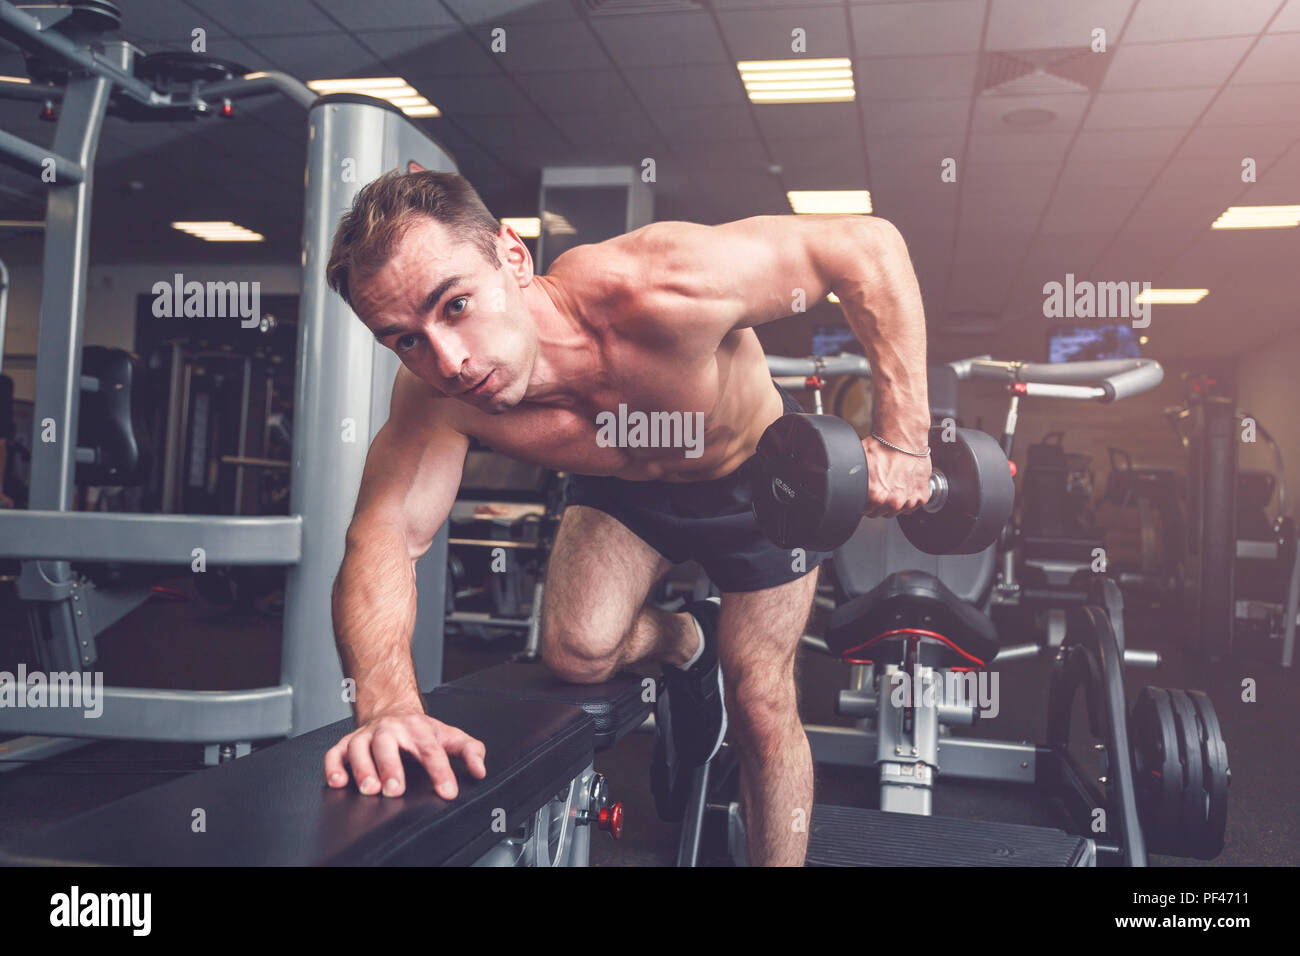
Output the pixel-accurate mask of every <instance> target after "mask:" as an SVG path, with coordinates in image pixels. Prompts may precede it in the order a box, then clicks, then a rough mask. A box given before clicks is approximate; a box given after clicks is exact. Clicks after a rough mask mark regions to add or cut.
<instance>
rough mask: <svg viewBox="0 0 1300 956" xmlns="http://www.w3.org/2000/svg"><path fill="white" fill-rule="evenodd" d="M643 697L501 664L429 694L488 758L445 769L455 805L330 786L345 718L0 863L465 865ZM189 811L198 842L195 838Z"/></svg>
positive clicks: (614, 732)
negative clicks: (199, 815) (475, 769)
mask: <svg viewBox="0 0 1300 956" xmlns="http://www.w3.org/2000/svg"><path fill="white" fill-rule="evenodd" d="M642 696H643V694H642V684H641V679H640V678H639V677H637V676H635V675H620V676H618V677H616V678H614V679H613V680H611V681H608V682H606V683H602V684H590V685H573V684H563V683H561V682H559V681H558V680H556V679H555V678H554V677H552V676H551V675H550V673H549V672H548V671H547V670H546V669H545V668H544V667H543V666H542V665H541V664H522V663H521V664H515V663H511V664H502V665H500V666H497V667H493V668H489V669H487V670H485V671H482V672H480V673H477V674H473V675H471V676H469V677H467V678H464V679H462V680H459V681H455V682H453V683H450V684H444V685H442V686H441V687H438V688H436V689H434V690H433V691H431V692H430V693H428V694H425V695H424V700H425V709H426V711H427V712H428V713H429V715H430V716H432V717H436V718H437V719H438V720H441V721H443V722H445V723H448V724H452V725H454V726H457V727H461V728H462V729H464V730H465V731H466V732H467V733H469V734H471V735H473V736H475V737H477V738H478V739H480V740H482V741H483V743H484V744H485V745H486V747H487V761H486V763H487V771H488V773H487V777H486V778H485V779H483V780H475V779H473V778H472V777H470V776H469V775H468V773H466V772H465V770H464V767H463V765H462V764H460V763H459V761H457V760H453V766H454V768H455V769H456V777H457V780H458V782H459V784H460V794H459V795H458V796H457V798H456V799H455V800H451V801H446V800H443V799H442V798H440V797H438V796H437V795H436V794H435V793H434V792H433V790H432V787H431V786H430V785H429V784H428V779H427V777H426V776H425V774H424V772H423V771H422V770H420V769H419V768H418V767H417V766H416V765H414V764H412V763H410V762H409V761H408V763H407V773H408V780H407V792H406V794H405V795H403V796H401V797H396V798H388V797H380V796H371V797H366V796H362V795H361V794H359V793H357V791H356V788H355V787H354V786H351V785H349V787H348V788H346V789H342V790H334V789H331V788H330V787H328V786H326V784H325V779H324V769H323V767H324V759H325V751H327V750H328V749H329V748H330V747H332V746H333V745H334V744H335V743H337V742H338V740H339V738H340V737H342V736H343V735H344V734H346V733H348V732H349V731H351V730H353V729H354V728H355V726H356V724H355V721H354V720H353V719H352V718H347V719H345V720H341V721H338V722H337V723H334V724H330V725H329V726H326V727H322V728H320V729H319V730H315V731H312V732H310V733H306V734H302V735H301V736H298V737H293V738H291V739H289V740H285V741H282V742H280V743H278V744H274V745H272V746H270V747H267V748H265V749H263V750H259V751H257V752H256V753H253V754H251V755H249V756H247V757H241V758H240V759H238V760H234V761H231V762H229V763H225V764H221V765H220V766H217V767H213V768H212V769H209V770H201V771H198V772H196V773H194V774H191V775H189V776H186V777H182V778H181V779H179V780H176V781H174V782H172V783H167V784H163V785H162V786H159V787H154V788H152V789H149V790H145V791H142V792H140V793H136V794H132V795H131V796H129V797H125V798H123V799H121V800H117V801H115V802H113V803H110V804H107V805H106V806H103V807H100V808H99V809H96V810H92V811H90V812H89V813H85V814H82V815H81V816H78V817H75V818H73V819H71V820H68V821H66V822H64V823H61V824H58V825H56V826H54V827H51V828H49V829H46V830H43V831H40V832H37V833H33V834H30V835H27V836H24V837H20V838H19V839H17V840H14V841H12V842H11V843H9V844H8V845H7V846H6V847H4V849H3V851H0V863H3V864H7V865H37V866H50V865H108V866H160V865H161V866H376V865H393V866H466V865H470V864H472V863H474V862H476V861H478V860H479V859H480V858H482V857H483V856H484V854H486V853H488V852H489V851H491V850H492V849H493V848H494V847H495V846H498V845H499V844H500V843H501V841H502V840H503V838H504V837H505V836H508V835H510V834H511V833H512V832H513V831H515V830H516V828H518V827H519V826H520V825H521V824H526V823H528V822H529V821H531V820H532V818H533V816H534V814H535V813H536V812H537V810H538V809H539V808H541V807H543V806H545V805H546V804H547V802H548V801H549V800H550V799H551V798H552V797H553V796H554V795H555V794H556V793H557V792H560V791H562V790H564V789H565V788H567V787H568V786H569V784H570V783H571V782H572V781H574V780H575V779H576V778H578V777H579V776H580V775H582V774H583V772H584V770H586V769H587V768H589V767H590V766H591V763H592V756H593V752H594V751H595V750H597V749H604V748H605V747H607V746H610V745H612V744H613V743H614V742H615V741H616V740H618V739H620V738H621V737H623V736H624V735H625V734H627V733H630V732H631V731H632V730H634V729H635V728H636V727H637V726H639V725H640V724H641V723H642V722H643V721H644V720H645V718H646V716H647V714H648V713H649V711H650V704H649V703H645V702H643V701H642V699H641V698H642ZM196 809H202V810H203V811H204V815H205V818H206V819H205V826H206V832H201V833H195V832H193V830H192V829H191V826H192V821H193V820H194V819H195V816H194V811H195V810H196ZM499 810H504V811H505V819H504V827H503V826H502V822H503V821H502V820H501V814H500V813H499V812H498V811H499ZM494 824H495V826H494Z"/></svg>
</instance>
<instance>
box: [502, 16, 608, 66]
mask: <svg viewBox="0 0 1300 956" xmlns="http://www.w3.org/2000/svg"><path fill="white" fill-rule="evenodd" d="M505 41H506V47H505V49H504V50H503V51H501V52H500V53H495V52H494V53H493V54H492V55H493V56H494V57H495V58H496V59H497V60H498V61H499V62H500V64H501V66H502V67H503V68H504V69H506V70H509V71H510V72H511V73H524V72H542V71H551V70H554V71H561V70H575V69H576V70H603V69H608V68H609V67H611V66H612V65H613V64H611V63H610V60H609V57H608V56H606V55H605V51H604V50H602V49H601V48H600V44H599V43H598V42H597V41H596V36H595V34H593V33H592V32H591V30H589V29H588V28H587V26H586V24H584V23H582V22H581V21H577V22H573V23H568V22H561V23H519V24H515V25H513V26H510V27H508V28H507V29H506V36H505ZM484 42H485V43H488V48H489V50H490V49H491V45H490V42H489V41H488V40H487V38H486V37H485V38H484Z"/></svg>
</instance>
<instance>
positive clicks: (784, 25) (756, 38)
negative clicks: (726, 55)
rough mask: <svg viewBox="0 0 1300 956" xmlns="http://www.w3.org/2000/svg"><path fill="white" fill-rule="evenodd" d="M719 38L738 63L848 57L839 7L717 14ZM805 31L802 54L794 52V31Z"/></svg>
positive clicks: (800, 7) (805, 7) (844, 25)
mask: <svg viewBox="0 0 1300 956" xmlns="http://www.w3.org/2000/svg"><path fill="white" fill-rule="evenodd" d="M717 16H718V22H719V23H720V24H721V25H722V35H723V36H724V37H725V38H726V41H727V45H728V46H729V47H730V49H731V52H732V53H734V54H735V56H736V59H738V60H758V59H773V60H788V59H791V58H795V59H797V58H799V57H801V56H807V57H825V56H848V55H849V53H850V48H849V37H848V31H847V30H846V26H847V21H846V18H845V15H844V9H843V8H842V7H821V6H801V5H797V4H795V5H791V6H790V7H789V8H788V9H781V10H770V11H769V10H746V11H744V12H736V13H730V12H726V11H723V12H720V13H718V15H717ZM796 29H801V30H803V31H804V41H805V43H806V45H807V48H806V50H805V51H801V52H795V51H794V50H793V49H792V47H793V43H794V37H793V31H794V30H796Z"/></svg>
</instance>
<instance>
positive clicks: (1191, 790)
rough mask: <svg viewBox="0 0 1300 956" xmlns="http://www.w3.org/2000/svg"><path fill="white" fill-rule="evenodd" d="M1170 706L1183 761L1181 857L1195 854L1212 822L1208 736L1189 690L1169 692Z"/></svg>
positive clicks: (1179, 851)
mask: <svg viewBox="0 0 1300 956" xmlns="http://www.w3.org/2000/svg"><path fill="white" fill-rule="evenodd" d="M1169 706H1170V707H1172V708H1173V711H1174V725H1175V727H1176V728H1177V736H1178V753H1179V757H1180V758H1181V759H1182V762H1183V794H1182V807H1183V812H1182V819H1181V827H1180V829H1179V832H1178V834H1177V841H1176V842H1177V849H1176V850H1175V851H1174V852H1175V853H1176V854H1177V855H1178V856H1191V855H1192V853H1191V850H1192V849H1193V848H1194V847H1195V846H1196V844H1197V842H1198V841H1199V840H1201V839H1203V838H1204V836H1205V832H1206V830H1207V829H1208V827H1209V825H1210V794H1209V791H1208V790H1207V789H1206V787H1205V761H1204V759H1203V757H1202V742H1203V740H1204V735H1203V733H1202V731H1201V719H1200V717H1198V716H1197V714H1196V707H1195V706H1194V705H1193V704H1192V702H1191V700H1190V699H1189V698H1188V696H1187V692H1186V691H1184V690H1171V691H1169Z"/></svg>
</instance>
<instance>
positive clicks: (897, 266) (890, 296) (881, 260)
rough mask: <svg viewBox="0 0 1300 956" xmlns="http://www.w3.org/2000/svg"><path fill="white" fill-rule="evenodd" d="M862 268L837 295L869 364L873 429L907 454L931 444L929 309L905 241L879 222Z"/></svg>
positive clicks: (847, 278) (841, 284) (846, 278)
mask: <svg viewBox="0 0 1300 956" xmlns="http://www.w3.org/2000/svg"><path fill="white" fill-rule="evenodd" d="M858 261H859V262H860V263H861V268H860V269H855V270H853V274H851V275H848V276H844V277H842V278H841V279H839V280H838V281H837V282H835V283H834V285H833V288H834V291H835V294H836V295H837V296H838V297H839V300H840V305H841V308H842V309H843V310H844V314H845V316H846V318H847V319H848V322H849V326H850V327H851V328H852V329H853V332H854V334H855V335H856V336H857V338H858V341H859V342H861V343H862V345H863V347H864V348H865V350H866V356H867V361H868V362H870V363H871V388H872V408H873V415H872V418H873V422H872V428H873V430H874V431H875V433H876V434H877V435H879V436H880V437H882V438H884V439H886V440H888V441H891V442H893V443H894V444H896V445H899V446H900V447H903V448H906V449H908V450H920V449H922V448H924V447H925V446H926V444H927V436H928V433H929V429H930V399H929V392H928V387H927V383H926V347H925V309H924V306H923V304H922V301H921V288H920V286H919V284H918V283H917V281H916V273H915V272H914V271H913V269H912V262H911V259H910V258H909V257H908V255H907V247H906V245H905V244H904V243H903V240H902V237H901V236H899V235H898V232H897V230H896V229H894V228H893V226H891V225H889V224H888V223H885V222H883V221H881V220H875V221H874V224H873V227H872V228H871V229H870V230H869V232H868V238H867V239H866V240H865V242H864V248H863V251H862V256H861V258H860V259H859V260H858Z"/></svg>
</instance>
